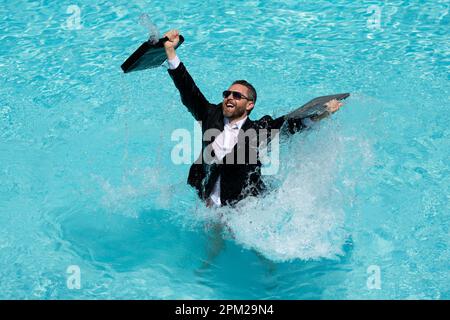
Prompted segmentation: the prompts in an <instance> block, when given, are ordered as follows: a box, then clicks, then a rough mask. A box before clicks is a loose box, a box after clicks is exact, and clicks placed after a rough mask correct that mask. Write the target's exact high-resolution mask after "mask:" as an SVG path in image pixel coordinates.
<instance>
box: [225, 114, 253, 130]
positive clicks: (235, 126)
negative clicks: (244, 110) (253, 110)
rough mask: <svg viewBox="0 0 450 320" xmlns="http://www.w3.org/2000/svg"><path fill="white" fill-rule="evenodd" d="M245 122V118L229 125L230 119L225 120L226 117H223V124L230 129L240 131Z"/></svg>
mask: <svg viewBox="0 0 450 320" xmlns="http://www.w3.org/2000/svg"><path fill="white" fill-rule="evenodd" d="M245 120H247V117H245V118H244V119H241V120H239V121H236V122H235V123H233V124H230V119H229V118H227V117H224V120H223V122H224V124H225V125H229V126H230V127H231V128H232V129H239V130H240V129H241V128H242V126H243V125H244V122H245Z"/></svg>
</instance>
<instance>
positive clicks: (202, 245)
mask: <svg viewBox="0 0 450 320" xmlns="http://www.w3.org/2000/svg"><path fill="white" fill-rule="evenodd" d="M448 7H449V4H448V1H444V0H442V1H438V0H434V1H427V2H423V1H389V2H382V1H359V2H358V3H355V2H354V1H348V0H342V1H333V2H329V1H315V2H314V3H310V2H305V1H291V0H288V1H271V2H266V1H258V0H252V1H233V2H231V1H177V0H175V1H173V5H170V6H168V5H167V3H166V2H165V1H151V2H148V1H79V2H76V3H74V2H72V1H20V0H19V1H15V2H14V3H12V2H7V1H2V5H1V6H0V17H1V18H0V29H1V30H2V33H1V35H0V71H1V72H0V82H1V84H0V139H1V140H0V141H1V143H0V161H1V162H0V226H1V228H0V233H1V236H0V284H1V285H0V286H1V287H0V298H3V299H222V298H226V299H244V298H245V299H414V298H420V299H449V298H450V288H449V283H450V279H449V276H450V268H449V261H450V251H449V242H450V233H449V232H450V231H449V222H450V206H449V195H450V189H449V186H450V169H449V150H450V143H449V142H450V139H449V129H448V126H449V124H450V116H449V112H448V109H449V108H448V103H449V99H448V97H449V92H450V90H449V62H450V60H449V43H450V39H449V32H448V29H449V18H450V17H449V15H448ZM142 13H148V15H149V16H150V18H151V19H152V21H153V22H154V23H155V24H157V25H158V26H159V27H160V29H161V30H162V31H165V30H168V29H171V28H178V29H180V30H181V32H182V34H183V35H184V36H185V38H186V42H185V43H184V44H183V46H182V47H181V48H180V49H179V50H178V52H179V56H180V58H181V60H182V61H184V63H185V64H186V66H187V67H188V69H189V70H190V72H191V74H192V75H193V77H194V79H195V80H196V82H197V84H198V85H199V87H200V88H201V89H202V91H203V92H204V94H205V95H206V96H207V97H208V98H209V99H210V100H212V101H220V99H221V96H220V93H221V92H222V90H223V89H225V88H226V87H227V86H228V85H229V84H230V83H231V82H232V81H233V80H236V79H247V80H248V81H250V82H251V83H253V84H254V85H255V87H256V89H257V90H258V103H257V106H256V109H255V110H254V112H253V113H252V117H253V118H254V119H257V118H259V117H261V116H263V115H265V114H270V115H272V116H275V115H281V114H284V113H287V112H288V111H290V110H292V109H294V108H296V107H298V106H299V105H301V104H303V103H304V102H306V101H308V100H310V99H311V98H314V97H316V96H321V95H325V94H332V93H337V92H346V91H349V92H351V93H352V96H351V98H350V99H349V100H348V101H347V104H346V106H345V107H343V109H342V110H341V111H339V112H338V113H337V114H336V115H335V116H334V117H333V118H332V119H329V120H326V121H324V122H322V123H321V124H320V126H319V128H316V129H314V130H311V131H310V132H308V133H305V134H298V135H295V136H293V137H292V139H290V140H289V141H285V142H284V143H282V144H281V146H280V168H279V172H278V173H277V174H276V175H273V176H267V178H266V179H267V182H269V183H270V184H272V185H273V186H274V188H273V191H272V192H271V193H270V194H269V195H268V196H267V197H266V198H264V199H252V198H250V199H247V200H245V201H243V202H242V203H241V204H240V205H239V206H238V208H237V209H236V210H234V211H233V212H230V210H227V209H220V210H206V209H204V208H203V207H202V204H201V203H200V202H199V200H198V199H197V198H196V195H195V192H194V191H193V190H191V189H190V188H189V187H188V186H187V184H186V178H187V173H188V168H189V165H175V164H174V163H173V162H172V161H171V156H170V155H171V151H172V149H173V147H174V145H175V142H173V141H172V139H171V133H172V132H173V131H174V130H176V129H179V128H186V129H188V130H190V131H193V130H194V123H193V121H192V118H191V116H190V115H189V114H188V113H187V112H186V110H185V109H184V107H183V106H182V105H181V103H180V101H179V97H178V94H177V91H176V89H175V88H174V86H173V83H172V82H171V80H170V78H169V76H168V75H167V72H166V71H165V69H164V68H159V69H155V70H151V71H144V72H137V73H133V74H127V75H124V74H123V73H121V70H120V64H121V63H122V62H123V60H124V59H125V58H126V57H127V56H128V55H129V54H130V53H131V52H132V51H133V50H134V49H135V48H136V47H137V46H138V45H139V44H140V42H142V41H143V40H144V39H145V38H146V36H147V31H146V30H145V28H143V27H142V26H140V25H139V23H138V20H139V16H140V15H141V14H142ZM217 211H219V212H217ZM219 213H221V214H223V215H224V216H225V217H226V219H227V221H228V224H229V226H230V229H231V230H232V233H233V234H234V238H233V237H230V236H227V235H225V237H226V241H225V247H224V249H223V250H222V251H221V253H220V255H219V256H218V257H217V258H216V259H214V260H213V261H212V265H211V266H210V267H209V268H201V265H202V263H203V262H204V261H205V259H207V247H208V246H207V244H208V242H209V240H208V233H207V232H206V231H205V224H207V221H209V220H210V219H212V218H213V217H214V216H216V215H217V214H219ZM78 275H79V277H78V278H76V279H75V280H76V281H74V282H73V281H72V280H73V279H74V278H73V277H74V276H78ZM71 281H72V282H71ZM74 284H75V285H74Z"/></svg>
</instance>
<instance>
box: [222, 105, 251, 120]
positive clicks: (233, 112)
mask: <svg viewBox="0 0 450 320" xmlns="http://www.w3.org/2000/svg"><path fill="white" fill-rule="evenodd" d="M245 111H246V109H245V106H241V107H239V106H237V105H234V107H232V108H231V107H227V105H226V104H222V112H223V115H224V117H227V118H230V119H235V118H239V117H241V116H242V115H244V114H245Z"/></svg>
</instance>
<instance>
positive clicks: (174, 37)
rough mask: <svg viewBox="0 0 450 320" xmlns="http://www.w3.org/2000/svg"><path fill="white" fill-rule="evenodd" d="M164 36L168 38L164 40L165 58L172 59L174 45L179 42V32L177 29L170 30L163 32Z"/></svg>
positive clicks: (174, 54) (174, 55)
mask: <svg viewBox="0 0 450 320" xmlns="http://www.w3.org/2000/svg"><path fill="white" fill-rule="evenodd" d="M164 37H167V38H169V41H166V42H164V48H165V49H166V54H167V59H173V58H175V57H176V53H175V47H176V46H177V45H178V42H180V32H179V31H178V30H170V31H168V32H166V33H165V34H164Z"/></svg>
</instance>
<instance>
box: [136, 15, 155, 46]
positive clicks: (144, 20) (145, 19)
mask: <svg viewBox="0 0 450 320" xmlns="http://www.w3.org/2000/svg"><path fill="white" fill-rule="evenodd" d="M139 24H140V25H141V26H143V27H144V28H146V29H147V30H148V35H149V36H148V41H150V42H151V43H153V44H154V43H157V42H158V40H159V38H160V32H159V29H158V27H157V26H156V25H155V24H154V23H153V22H152V20H151V19H150V16H149V15H148V14H147V13H143V14H141V15H140V16H139Z"/></svg>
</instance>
